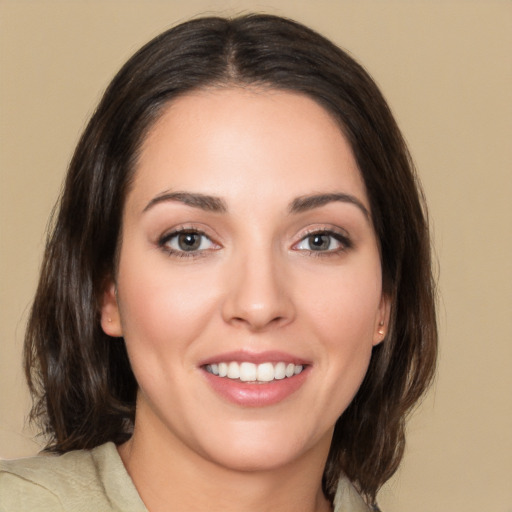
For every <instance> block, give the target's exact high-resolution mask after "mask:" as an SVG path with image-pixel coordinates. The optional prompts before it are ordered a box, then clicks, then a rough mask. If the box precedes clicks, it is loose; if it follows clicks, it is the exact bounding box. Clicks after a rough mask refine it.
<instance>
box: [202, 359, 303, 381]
mask: <svg viewBox="0 0 512 512" xmlns="http://www.w3.org/2000/svg"><path fill="white" fill-rule="evenodd" d="M205 370H206V371H207V372H208V373H211V374H212V375H216V376H217V377H224V378H227V379H232V380H239V381H241V382H272V381H274V380H283V379H286V378H290V377H293V376H295V375H299V374H300V373H302V371H303V370H304V366H303V365H296V364H293V363H284V362H277V363H271V362H265V363H261V364H255V363H250V362H246V361H244V362H241V363H238V362H236V361H230V362H221V363H216V364H208V365H206V366H205Z"/></svg>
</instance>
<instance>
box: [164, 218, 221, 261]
mask: <svg viewBox="0 0 512 512" xmlns="http://www.w3.org/2000/svg"><path fill="white" fill-rule="evenodd" d="M187 233H190V234H194V235H198V236H201V237H204V238H206V239H208V240H209V241H210V242H211V244H212V245H213V247H209V248H207V249H196V250H191V251H186V250H180V249H176V248H173V247H170V246H169V245H168V244H169V242H170V241H171V240H172V239H174V238H176V237H178V236H179V235H181V234H187ZM157 245H158V247H159V248H160V249H161V250H162V251H164V252H166V253H168V254H169V255H170V256H178V257H192V258H193V257H196V258H197V257H200V256H205V255H206V254H207V253H209V252H212V251H216V250H218V249H220V248H221V245H220V244H219V243H218V242H217V241H216V240H215V238H214V237H213V236H211V235H210V234H208V233H207V232H206V230H204V229H201V228H198V227H197V226H193V225H179V226H176V227H174V228H171V229H169V230H167V231H165V232H164V233H163V234H162V235H161V236H160V237H158V240H157Z"/></svg>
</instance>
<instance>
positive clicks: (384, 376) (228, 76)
mask: <svg viewBox="0 0 512 512" xmlns="http://www.w3.org/2000/svg"><path fill="white" fill-rule="evenodd" d="M435 356H436V326H435V308H434V292H433V283H432V277H431V268H430V247H429V236H428V227H427V222H426V219H425V214H424V210H423V207H422V200H421V193H420V192H419V187H418V184H417V182H416V178H415V174H414V171H413V166H412V163H411V160H410V157H409V154H408V152H407V149H406V146H405V143H404V141H403V139H402V137H401V135H400V132H399V130H398V128H397V126H396V123H395V121H394V120H393V117H392V115H391V113H390V111H389V109H388V107H387V105H386V103H385V100H384V99H383V98H382V95H381V94H380V92H379V91H378V89H377V87H376V85H375V84H374V83H373V81H372V80H371V78H370V77H369V76H368V74H367V73H366V72H365V71H364V70H363V69H362V68H361V67H360V66H359V65H358V64H357V63H356V62H354V61H353V60H352V59H351V58H350V57H348V56H347V55H346V54H345V53H344V52H343V51H341V50H340V49H338V48H337V47H335V46H334V45H333V44H332V43H330V42H329V41H327V40H325V39H324V38H323V37H321V36H319V35H318V34H316V33H314V32H312V31H311V30H309V29H307V28H305V27H303V26H301V25H299V24H297V23H295V22H292V21H289V20H285V19H281V18H278V17H273V16H266V15H251V16H243V17H240V18H235V19H232V20H227V19H222V18H204V19H197V20H194V21H191V22H188V23H184V24H182V25H180V26H178V27H176V28H174V29H171V30H170V31H168V32H166V33H164V34H162V35H160V36H158V37H157V38H155V39H154V40H153V41H151V42H150V43H148V44H147V45H146V46H145V47H144V48H142V49H141V50H140V51H139V52H138V53H137V54H136V55H135V56H134V57H132V58H131V59H130V60H129V61H128V63H127V64H126V65H125V66H124V67H123V68H122V69H121V71H120V72H119V73H118V75H117V76H116V77H115V78H114V80H113V81H112V83H111V84H110V86H109V87H108V89H107V91H106V92H105V95H104V97H103V99H102V101H101V103H100V105H99V107H98V109H97V111H96V113H95V114H94V116H93V118H92V119H91V121H90V123H89V125H88V127H87V128H86V130H85V133H84V135H83V136H82V138H81V140H80V142H79V144H78V147H77V149H76V152H75V155H74V157H73V160H72V162H71V165H70V169H69V172H68V176H67V180H66V184H65V189H64V192H63V195H62V198H61V202H60V209H59V211H58V214H57V217H56V220H55V224H54V227H53V230H52V233H51V235H50V237H49V241H48V246H47V250H46V255H45V259H44V263H43V268H42V273H41V280H40V284H39V288H38V291H37V295H36V298H35V302H34V306H33V310H32V314H31V319H30V322H29V325H28V329H27V334H26V347H25V358H26V360H25V365H26V371H27V377H28V381H29V385H30V389H31V391H32V393H33V396H34V398H35V402H34V403H35V405H34V409H33V411H32V416H33V418H34V419H36V420H38V421H39V422H40V425H41V427H42V431H43V432H44V433H45V434H46V435H47V437H48V444H47V447H46V450H47V451H48V452H54V453H57V454H61V455H60V456H59V457H38V458H34V459H29V460H25V461H12V462H4V463H2V464H3V465H2V466H1V468H2V472H0V489H1V492H2V496H5V498H2V499H3V500H4V503H3V505H1V506H3V509H4V510H20V509H23V508H25V509H27V510H28V509H34V508H36V507H37V509H39V510H46V509H47V510H67V509H73V510H74V509H76V510H105V509H114V510H116V509H119V510H145V509H147V510H149V511H151V512H155V511H160V510H205V509H213V510H231V509H236V510H246V511H250V510H258V511H262V510H267V509H268V510H270V509H272V510H280V511H287V510H302V511H326V510H336V511H338V512H341V511H360V510H369V509H370V507H376V505H375V502H376V494H377V491H378V489H379V488H380V487H381V486H382V484H383V483H384V482H385V481H386V480H387V479H388V478H389V477H390V476H391V475H392V474H393V473H394V471H395V470H396V468H397V467H398V464H399V462H400V460H401V458H402V454H403V448H404V418H405V415H406V414H407V412H408V411H409V410H410V409H411V407H412V406H413V405H414V404H415V402H416V401H417V400H418V399H419V397H420V396H421V395H422V394H423V392H424V391H425V389H426V387H427V386H428V384H429V382H430V380H431V378H432V374H433V371H434V364H435ZM45 507H46V508H45Z"/></svg>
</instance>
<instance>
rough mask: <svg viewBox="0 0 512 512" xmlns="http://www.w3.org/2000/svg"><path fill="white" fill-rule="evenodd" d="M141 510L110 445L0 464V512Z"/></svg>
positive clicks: (131, 485) (113, 447)
mask: <svg viewBox="0 0 512 512" xmlns="http://www.w3.org/2000/svg"><path fill="white" fill-rule="evenodd" d="M25 510H27V511H28V510H39V511H42V512H44V511H50V510H51V511H52V512H54V511H64V510H74V511H77V512H78V511H84V512H85V511H89V510H105V511H108V510H127V511H130V512H144V511H145V510H146V509H145V507H144V505H143V503H142V501H141V499H140V497H139V496H138V494H137V491H136V490H135V487H134V486H133V483H132V481H131V479H130V477H129V476H128V474H127V473H126V470H125V469H124V466H123V463H122V462H121V459H120V457H119V455H118V453H117V449H116V447H115V445H114V444H113V443H106V444H104V445H101V446H98V447H97V448H94V449H93V450H77V451H72V452H68V453H65V454H64V455H59V456H38V457H30V458H26V459H17V460H4V461H0V512H11V511H17V512H18V511H25Z"/></svg>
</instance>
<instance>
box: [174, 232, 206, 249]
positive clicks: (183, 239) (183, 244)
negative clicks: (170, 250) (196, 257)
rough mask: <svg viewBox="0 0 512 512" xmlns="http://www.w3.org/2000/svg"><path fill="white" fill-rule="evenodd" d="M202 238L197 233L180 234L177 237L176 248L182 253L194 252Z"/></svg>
mask: <svg viewBox="0 0 512 512" xmlns="http://www.w3.org/2000/svg"><path fill="white" fill-rule="evenodd" d="M202 237H203V235H200V234H199V233H182V234H180V235H178V239H177V243H178V247H179V248H180V249H181V250H182V251H196V250H197V249H199V247H200V245H201V238H202Z"/></svg>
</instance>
